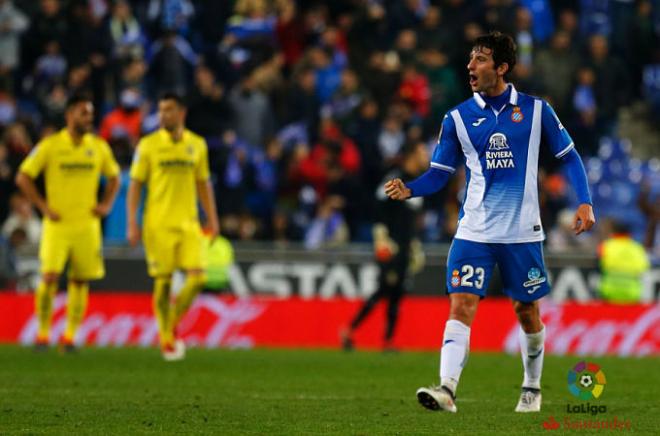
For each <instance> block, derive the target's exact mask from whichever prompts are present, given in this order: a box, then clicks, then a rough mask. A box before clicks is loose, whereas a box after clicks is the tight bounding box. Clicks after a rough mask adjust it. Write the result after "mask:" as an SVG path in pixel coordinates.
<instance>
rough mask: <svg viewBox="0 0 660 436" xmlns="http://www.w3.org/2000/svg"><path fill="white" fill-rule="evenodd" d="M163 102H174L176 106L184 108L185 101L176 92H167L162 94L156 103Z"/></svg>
mask: <svg viewBox="0 0 660 436" xmlns="http://www.w3.org/2000/svg"><path fill="white" fill-rule="evenodd" d="M163 100H174V101H175V102H176V104H178V105H179V106H181V107H186V101H185V100H184V99H183V97H181V96H180V95H179V94H177V93H176V92H172V91H168V92H164V93H162V94H161V95H160V97H158V101H163Z"/></svg>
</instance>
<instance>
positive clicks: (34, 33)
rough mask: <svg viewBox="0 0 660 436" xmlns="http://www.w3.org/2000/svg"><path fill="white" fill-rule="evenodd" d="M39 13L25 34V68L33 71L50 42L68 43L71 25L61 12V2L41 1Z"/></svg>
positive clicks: (52, 0) (53, 0)
mask: <svg viewBox="0 0 660 436" xmlns="http://www.w3.org/2000/svg"><path fill="white" fill-rule="evenodd" d="M39 5H40V7H39V12H37V13H36V14H35V15H34V16H33V17H32V19H31V23H30V28H29V29H28V31H27V32H26V33H25V44H24V47H23V48H24V57H23V59H24V64H23V65H22V67H23V68H25V69H26V70H32V67H33V66H34V63H35V62H36V60H37V58H38V57H39V56H41V54H42V53H43V49H44V48H45V47H46V44H47V43H48V42H49V41H55V42H57V43H58V44H59V45H60V46H61V45H62V44H63V43H64V42H65V41H66V34H67V31H68V28H69V23H68V22H67V20H66V17H65V16H64V14H63V13H62V11H61V10H60V1H59V0H41V1H40V3H39Z"/></svg>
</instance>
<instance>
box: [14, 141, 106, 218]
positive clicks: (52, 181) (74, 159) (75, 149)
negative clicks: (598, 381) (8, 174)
mask: <svg viewBox="0 0 660 436" xmlns="http://www.w3.org/2000/svg"><path fill="white" fill-rule="evenodd" d="M19 171H20V172H23V173H25V174H27V175H28V176H30V177H31V178H33V179H34V178H36V177H38V176H39V174H40V173H42V172H43V173H44V178H45V184H46V202H47V203H48V207H49V208H50V209H52V210H53V211H54V212H56V213H57V214H59V215H60V218H61V222H62V224H66V223H68V222H74V223H78V222H80V221H85V220H92V219H96V218H97V217H96V215H94V213H93V209H94V207H95V206H96V204H97V195H98V189H99V181H100V178H101V175H104V176H106V177H116V176H118V175H119V165H117V161H116V160H115V158H114V156H113V155H112V151H111V150H110V146H109V145H108V143H107V142H105V141H104V140H103V139H101V138H99V137H98V136H96V135H93V134H91V133H88V134H85V135H83V137H82V140H81V141H80V143H79V144H74V142H73V139H72V138H71V135H70V134H69V132H68V130H67V129H62V130H60V131H59V132H57V133H54V134H52V135H50V136H48V137H46V138H44V139H43V140H41V142H39V143H38V144H37V146H36V147H34V149H32V152H31V153H30V154H29V155H28V156H27V157H26V158H25V160H24V161H23V163H21V166H20V168H19ZM45 219H46V220H47V218H45Z"/></svg>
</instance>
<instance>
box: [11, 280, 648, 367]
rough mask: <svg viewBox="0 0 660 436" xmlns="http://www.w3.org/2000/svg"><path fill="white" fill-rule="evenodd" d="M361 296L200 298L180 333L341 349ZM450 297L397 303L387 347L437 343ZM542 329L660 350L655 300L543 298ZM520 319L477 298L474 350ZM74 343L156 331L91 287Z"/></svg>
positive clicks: (26, 320) (612, 350)
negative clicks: (624, 301)
mask: <svg viewBox="0 0 660 436" xmlns="http://www.w3.org/2000/svg"><path fill="white" fill-rule="evenodd" d="M65 302H66V298H65V296H64V295H59V296H58V297H57V299H56V301H55V305H54V307H55V309H54V319H53V329H52V332H53V334H52V338H51V340H52V341H53V343H55V342H57V340H58V338H59V336H60V335H61V333H62V332H63V330H64V324H65V314H66V310H65ZM360 304H361V301H359V300H349V299H344V298H332V299H320V298H317V299H301V298H297V297H294V298H286V299H276V298H236V297H232V296H215V295H202V296H200V297H199V298H198V299H197V300H196V302H195V303H194V305H193V306H192V308H191V310H190V311H189V312H188V314H187V315H186V316H185V318H184V319H183V321H182V324H181V326H180V329H179V333H180V334H181V335H182V337H183V338H184V339H185V340H186V342H187V343H188V344H190V345H197V346H203V347H209V348H212V347H240V348H250V347H255V346H257V347H258V346H264V347H339V336H338V331H339V329H340V328H341V327H343V326H345V325H346V324H347V323H348V322H349V321H350V319H351V317H352V316H353V315H354V314H355V312H356V311H357V309H358V308H359V306H360ZM33 307H34V303H33V300H32V296H31V295H25V294H15V293H0V341H1V342H12V343H21V344H24V345H29V344H31V343H33V341H34V339H35V336H36V330H37V320H36V317H35V316H34V313H33ZM448 312H449V301H448V300H447V299H446V298H438V297H409V298H406V299H404V301H403V302H402V304H401V311H400V317H399V325H398V328H397V331H396V334H395V345H396V346H397V347H399V348H400V349H403V350H437V349H438V348H439V347H440V343H441V340H442V333H443V329H444V324H445V321H446V318H447V314H448ZM542 316H543V322H544V323H545V326H546V329H547V342H546V351H547V352H549V353H553V354H568V353H571V354H589V355H602V354H613V355H619V356H642V355H657V354H660V307H659V306H658V305H655V304H649V305H642V304H639V305H628V306H615V305H608V304H605V303H588V304H578V303H553V302H550V301H544V302H543V304H542ZM383 327H384V307H378V308H377V309H376V310H375V311H374V313H373V315H372V316H371V317H370V318H368V319H367V321H366V322H365V323H364V325H363V326H362V327H361V329H360V330H359V331H358V333H357V335H356V336H355V343H356V346H357V347H363V348H379V347H381V346H382V345H383V344H382V336H383ZM517 329H518V325H517V322H516V318H515V315H514V313H513V309H512V307H511V303H510V302H509V301H508V300H507V299H498V298H492V299H487V300H484V301H482V302H481V303H480V305H479V310H478V313H477V318H476V321H475V323H474V325H473V328H472V336H471V338H470V348H471V350H472V351H506V352H511V353H515V352H517V350H518V330H517ZM77 340H78V341H79V343H81V344H82V343H85V344H89V345H96V346H124V345H137V346H153V345H156V344H157V343H158V331H157V328H156V322H155V320H154V317H153V314H152V308H151V297H150V296H149V295H148V294H144V293H135V294H127V293H93V294H92V295H91V296H90V301H89V308H88V311H87V315H86V317H85V320H84V322H83V324H82V326H81V328H80V331H79V334H78V337H77Z"/></svg>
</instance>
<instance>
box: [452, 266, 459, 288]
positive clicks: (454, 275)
mask: <svg viewBox="0 0 660 436" xmlns="http://www.w3.org/2000/svg"><path fill="white" fill-rule="evenodd" d="M458 274H459V273H458V270H457V269H455V270H454V271H452V272H451V287H452V288H458V287H459V286H461V276H459V275H458Z"/></svg>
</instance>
